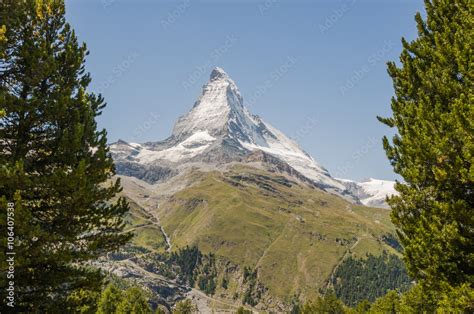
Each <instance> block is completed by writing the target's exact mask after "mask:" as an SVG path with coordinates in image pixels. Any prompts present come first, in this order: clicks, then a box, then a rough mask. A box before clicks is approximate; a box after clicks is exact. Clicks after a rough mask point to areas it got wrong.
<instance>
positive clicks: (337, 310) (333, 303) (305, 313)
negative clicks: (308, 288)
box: [299, 292, 346, 314]
mask: <svg viewBox="0 0 474 314" xmlns="http://www.w3.org/2000/svg"><path fill="white" fill-rule="evenodd" d="M299 311H300V312H299V313H301V314H314V313H325V314H342V313H345V311H346V308H345V307H344V304H343V303H342V302H341V301H340V300H339V299H338V298H337V297H336V295H335V294H334V292H329V293H327V294H326V295H324V296H322V297H318V298H317V299H316V300H315V301H309V302H306V303H305V304H304V305H303V307H302V308H301V309H300V310H299Z"/></svg>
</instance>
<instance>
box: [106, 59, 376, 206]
mask: <svg viewBox="0 0 474 314" xmlns="http://www.w3.org/2000/svg"><path fill="white" fill-rule="evenodd" d="M110 148H111V152H112V155H113V157H114V159H115V160H116V164H117V172H118V173H119V174H124V175H128V176H135V177H137V178H139V179H144V180H147V181H149V182H151V183H154V182H157V181H160V180H164V179H166V178H168V177H170V176H173V174H175V173H177V172H179V168H181V167H183V165H189V164H207V165H209V164H212V165H219V164H226V163H229V162H234V161H243V160H245V159H246V158H247V157H248V156H249V155H251V154H252V153H254V152H258V151H261V152H263V153H265V154H268V155H270V156H272V158H273V159H272V160H278V162H279V163H280V162H282V163H286V164H287V165H288V167H290V168H291V169H292V172H293V173H298V175H301V176H304V177H305V178H307V179H309V180H310V181H312V182H313V183H314V185H316V186H318V187H320V188H322V189H325V190H327V191H329V192H332V193H337V194H339V195H341V196H344V197H346V198H347V197H348V196H349V198H352V199H353V200H354V199H355V200H357V198H354V197H353V195H355V194H354V193H355V192H352V191H351V189H350V188H348V187H347V186H348V184H347V182H343V181H340V180H337V179H335V178H333V177H332V176H331V175H330V174H329V172H328V171H327V170H326V169H325V168H324V167H323V166H321V165H320V164H319V163H318V162H317V161H316V160H314V159H313V158H312V157H311V156H310V155H309V154H307V153H306V152H305V151H304V150H303V149H301V148H300V147H299V145H298V144H297V143H296V142H295V141H293V140H291V139H290V138H288V137H287V136H285V135H284V134H283V133H282V132H281V131H279V130H278V129H276V128H274V127H273V126H271V125H270V124H268V123H267V122H265V121H264V120H262V119H261V118H260V117H258V116H256V115H253V114H251V113H250V112H249V111H248V110H247V108H246V107H245V106H244V101H243V97H242V96H241V94H240V92H239V89H238V88H237V85H236V84H235V82H234V81H233V80H232V79H231V78H230V77H229V76H228V75H227V73H225V72H224V70H223V69H221V68H215V69H214V70H213V71H212V73H211V75H210V79H209V82H208V83H207V84H206V85H204V87H203V89H202V94H201V96H200V97H199V99H198V100H197V101H196V103H195V104H194V106H193V108H192V109H191V111H189V112H188V113H187V114H185V115H184V116H182V117H181V118H179V120H178V121H177V122H176V124H175V126H174V128H173V132H172V134H171V136H170V137H169V138H167V139H166V140H164V141H160V142H148V143H144V144H135V143H126V142H124V141H118V142H117V143H114V144H112V145H111V146H110ZM371 191H374V189H371V188H370V187H369V186H367V187H365V188H364V193H366V194H364V196H365V197H369V195H370V196H371V197H375V198H376V197H378V195H379V194H377V193H378V192H379V190H377V192H376V194H370V193H371ZM350 192H352V193H350ZM380 193H383V192H380ZM361 200H362V199H361Z"/></svg>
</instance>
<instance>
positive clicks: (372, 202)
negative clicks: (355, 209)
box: [339, 178, 398, 208]
mask: <svg viewBox="0 0 474 314" xmlns="http://www.w3.org/2000/svg"><path fill="white" fill-rule="evenodd" d="M339 181H341V182H342V183H343V184H344V185H345V186H346V188H347V190H348V191H349V192H350V193H351V194H353V195H355V196H356V197H357V198H358V199H359V200H360V201H361V203H362V204H364V205H366V206H371V207H382V208H389V206H388V205H387V203H386V202H385V199H386V197H387V196H390V195H398V192H397V191H396V190H395V182H394V181H387V180H378V179H373V178H369V179H368V180H365V181H362V182H356V181H352V180H346V179H339Z"/></svg>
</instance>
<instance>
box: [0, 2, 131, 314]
mask: <svg viewBox="0 0 474 314" xmlns="http://www.w3.org/2000/svg"><path fill="white" fill-rule="evenodd" d="M0 21H1V24H2V25H0V104H1V107H0V208H2V211H3V209H4V208H6V205H7V202H14V203H15V237H16V242H15V252H16V257H15V282H16V287H15V288H16V304H15V310H16V311H19V312H61V311H64V309H65V308H68V302H73V304H76V305H77V306H79V305H78V304H77V302H78V301H79V300H81V299H82V298H80V297H79V295H80V294H83V295H84V296H85V295H88V294H90V293H93V292H99V291H100V290H101V284H102V281H101V274H100V273H99V271H98V270H95V269H93V268H90V267H86V266H85V262H87V261H89V260H93V259H96V258H97V257H99V256H101V255H103V254H104V253H106V252H110V251H113V250H115V249H116V248H118V247H119V246H120V245H122V244H124V243H125V242H126V241H128V240H129V239H130V235H129V234H126V233H122V229H123V220H122V217H123V215H124V214H125V212H126V211H127V210H128V204H127V203H126V201H125V200H124V199H121V198H119V199H118V200H116V201H113V199H114V197H115V195H116V194H117V193H118V192H119V191H120V189H121V188H120V182H119V181H118V180H112V176H113V175H114V166H113V161H112V159H111V157H110V155H109V152H108V148H107V139H106V132H105V130H101V131H98V130H97V124H96V121H95V118H96V117H97V116H98V115H100V113H101V111H102V109H103V108H104V106H105V104H104V100H103V98H102V97H101V96H96V95H94V94H92V93H89V92H87V87H88V85H89V83H90V80H91V79H90V76H89V74H88V73H86V72H85V69H84V62H85V57H86V55H87V49H86V46H85V45H84V44H82V45H81V44H79V43H78V40H77V38H76V35H75V33H74V31H73V30H72V29H71V27H70V25H69V24H68V23H67V22H66V21H65V8H64V2H63V1H59V0H28V1H16V0H5V1H1V2H0ZM6 223H7V222H6V215H5V214H2V215H1V218H0V230H5V229H6ZM1 245H2V247H6V239H5V238H4V235H2V238H1ZM0 260H1V261H0V268H1V269H2V272H3V270H5V269H6V268H7V265H6V263H5V261H6V258H5V255H4V250H2V252H1V253H0ZM5 279H6V277H5V276H1V279H0V288H1V290H2V291H5V287H6V280H5ZM72 295H75V296H76V297H70V296H72ZM2 304H4V303H2Z"/></svg>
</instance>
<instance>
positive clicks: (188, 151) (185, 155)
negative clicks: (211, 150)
mask: <svg viewBox="0 0 474 314" xmlns="http://www.w3.org/2000/svg"><path fill="white" fill-rule="evenodd" d="M215 140H216V138H215V137H213V136H211V135H209V133H208V131H198V132H196V133H194V134H192V135H191V136H189V137H188V138H186V139H185V140H183V141H182V142H180V143H179V144H177V145H175V146H173V147H170V148H167V149H164V150H158V151H157V150H153V149H149V148H146V147H141V149H140V152H139V154H138V155H137V156H136V157H135V159H136V160H137V161H138V162H142V163H151V162H154V161H157V160H160V159H164V160H167V161H171V162H179V161H181V160H184V159H190V158H192V157H194V156H196V155H198V154H200V153H202V152H203V151H205V150H206V148H208V147H209V146H210V145H211V144H212V143H213V142H214V141H215Z"/></svg>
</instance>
